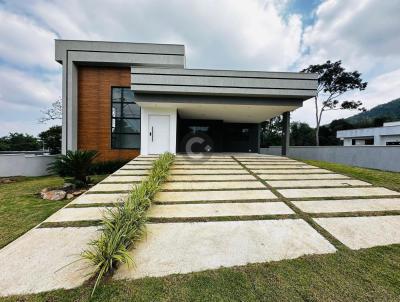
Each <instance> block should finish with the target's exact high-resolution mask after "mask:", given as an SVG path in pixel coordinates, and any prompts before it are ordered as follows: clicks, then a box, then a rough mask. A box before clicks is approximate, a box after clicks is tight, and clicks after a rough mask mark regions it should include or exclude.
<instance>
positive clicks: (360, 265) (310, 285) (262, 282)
mask: <svg viewBox="0 0 400 302" xmlns="http://www.w3.org/2000/svg"><path fill="white" fill-rule="evenodd" d="M91 286H92V285H91V284H87V285H85V286H81V287H79V288H76V289H73V290H58V291H52V292H48V293H43V294H38V295H30V296H22V297H11V298H5V299H3V300H1V299H0V300H1V301H89V300H90V299H89V298H90V292H91V289H92V288H91ZM91 301H400V245H397V246H387V247H377V248H372V249H366V250H360V251H341V252H337V253H335V254H329V255H319V256H307V257H303V258H298V259H294V260H285V261H280V262H273V263H263V264H251V265H247V266H243V267H237V268H223V269H218V270H214V271H206V272H200V273H192V274H186V275H174V276H168V277H163V278H145V279H140V280H135V281H118V282H116V281H113V282H111V281H108V282H106V283H105V284H102V285H100V286H99V288H98V289H97V291H96V293H95V296H94V297H93V299H92V300H91Z"/></svg>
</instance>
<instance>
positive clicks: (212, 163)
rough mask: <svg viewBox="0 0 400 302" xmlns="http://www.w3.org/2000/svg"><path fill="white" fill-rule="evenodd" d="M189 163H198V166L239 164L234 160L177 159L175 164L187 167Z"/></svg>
mask: <svg viewBox="0 0 400 302" xmlns="http://www.w3.org/2000/svg"><path fill="white" fill-rule="evenodd" d="M188 165H198V166H204V165H212V166H214V165H227V166H232V165H233V166H237V165H238V163H237V162H236V161H234V160H231V161H210V160H207V161H175V162H174V166H183V167H186V166H188Z"/></svg>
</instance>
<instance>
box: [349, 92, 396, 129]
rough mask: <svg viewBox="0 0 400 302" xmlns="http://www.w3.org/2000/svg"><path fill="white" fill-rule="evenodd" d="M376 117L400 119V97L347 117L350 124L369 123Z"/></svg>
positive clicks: (389, 120) (384, 119)
mask: <svg viewBox="0 0 400 302" xmlns="http://www.w3.org/2000/svg"><path fill="white" fill-rule="evenodd" d="M375 119H379V120H382V121H384V122H391V121H400V98H398V99H395V100H393V101H390V102H388V103H386V104H382V105H378V106H376V107H373V108H372V109H370V110H368V111H365V112H361V113H359V114H356V115H353V116H351V117H348V118H346V119H345V121H346V122H349V123H350V124H353V125H354V124H368V123H371V122H373V121H374V120H375Z"/></svg>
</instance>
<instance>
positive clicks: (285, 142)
mask: <svg viewBox="0 0 400 302" xmlns="http://www.w3.org/2000/svg"><path fill="white" fill-rule="evenodd" d="M282 116H283V121H282V153H281V154H282V156H286V155H287V153H288V149H289V144H290V112H289V111H286V112H284V113H283V115H282Z"/></svg>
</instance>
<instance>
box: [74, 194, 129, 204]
mask: <svg viewBox="0 0 400 302" xmlns="http://www.w3.org/2000/svg"><path fill="white" fill-rule="evenodd" d="M126 198H128V194H127V193H108V194H101V193H99V194H84V195H81V196H79V197H78V198H76V199H75V200H73V201H72V202H71V204H95V203H121V202H125V200H126Z"/></svg>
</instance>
